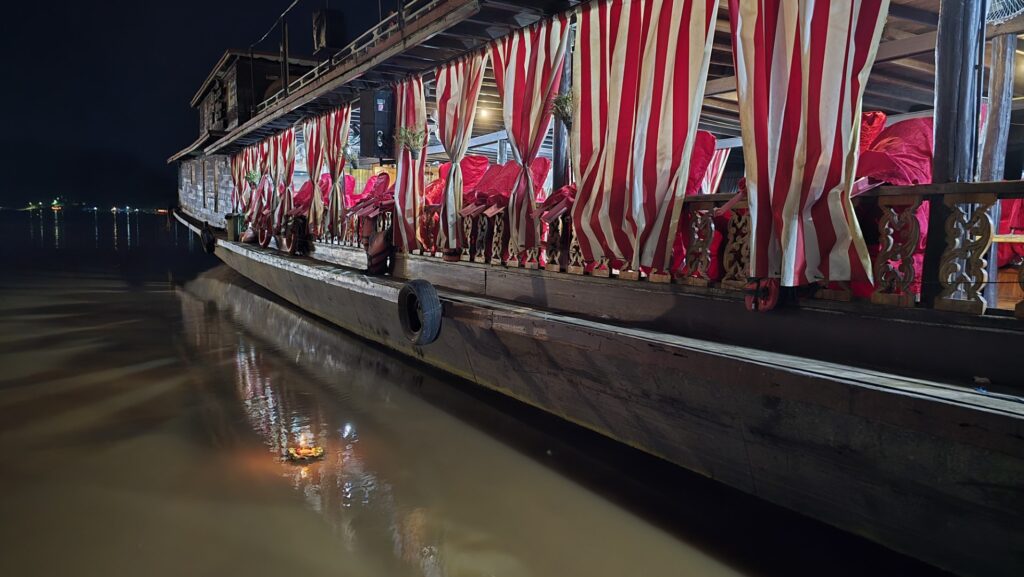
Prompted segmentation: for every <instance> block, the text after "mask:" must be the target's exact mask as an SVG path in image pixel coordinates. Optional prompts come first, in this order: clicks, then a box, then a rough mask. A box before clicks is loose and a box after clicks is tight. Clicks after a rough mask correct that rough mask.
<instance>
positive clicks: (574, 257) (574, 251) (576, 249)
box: [565, 222, 587, 274]
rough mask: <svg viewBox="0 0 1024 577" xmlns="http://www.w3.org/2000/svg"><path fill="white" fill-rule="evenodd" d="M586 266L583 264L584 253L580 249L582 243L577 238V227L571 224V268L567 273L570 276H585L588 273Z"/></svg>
mask: <svg viewBox="0 0 1024 577" xmlns="http://www.w3.org/2000/svg"><path fill="white" fill-rule="evenodd" d="M586 270H587V269H586V265H585V264H584V262H583V251H582V250H581V249H580V241H579V239H578V238H576V227H575V225H573V224H572V223H571V222H570V223H569V266H567V267H566V270H565V272H567V273H569V274H583V273H585V272H586Z"/></svg>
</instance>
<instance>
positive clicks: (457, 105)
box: [436, 53, 487, 251]
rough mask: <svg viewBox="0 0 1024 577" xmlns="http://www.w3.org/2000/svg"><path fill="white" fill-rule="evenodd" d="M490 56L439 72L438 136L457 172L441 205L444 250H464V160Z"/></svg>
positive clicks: (440, 243) (472, 58)
mask: <svg viewBox="0 0 1024 577" xmlns="http://www.w3.org/2000/svg"><path fill="white" fill-rule="evenodd" d="M486 64H487V57H486V55H485V54H484V53H476V54H472V55H470V56H467V57H466V58H461V59H459V60H457V61H455V62H452V63H450V64H447V65H445V66H442V67H441V68H439V69H438V70H437V73H436V77H437V90H436V94H437V128H438V130H437V135H438V138H440V140H441V144H443V145H444V149H445V151H446V152H447V153H448V157H449V158H450V159H451V162H452V163H453V164H452V165H453V166H454V169H452V170H450V171H449V172H448V173H447V174H446V175H445V176H443V177H442V179H443V182H442V187H443V190H444V194H443V200H444V202H443V204H442V205H441V216H440V226H439V230H438V238H437V247H438V248H439V249H441V250H450V251H454V250H458V249H460V248H462V230H461V227H460V226H459V211H460V210H462V193H463V189H464V184H465V183H464V181H463V176H464V175H463V173H462V158H463V157H464V156H465V154H466V150H467V149H468V148H469V139H470V138H472V136H473V119H474V118H476V103H477V99H478V98H479V96H480V87H481V86H482V85H483V81H484V67H485V66H486Z"/></svg>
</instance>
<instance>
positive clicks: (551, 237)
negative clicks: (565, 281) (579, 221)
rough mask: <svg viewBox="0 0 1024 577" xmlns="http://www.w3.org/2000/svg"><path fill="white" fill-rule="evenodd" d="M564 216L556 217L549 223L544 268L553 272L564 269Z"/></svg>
mask: <svg viewBox="0 0 1024 577" xmlns="http://www.w3.org/2000/svg"><path fill="white" fill-rule="evenodd" d="M563 220H564V217H560V218H556V219H555V220H554V221H553V222H551V223H548V234H547V237H546V240H547V243H546V245H545V251H544V257H545V262H544V269H545V270H549V271H552V272H561V271H562V265H561V260H562V224H563Z"/></svg>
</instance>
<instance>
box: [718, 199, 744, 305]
mask: <svg viewBox="0 0 1024 577" xmlns="http://www.w3.org/2000/svg"><path fill="white" fill-rule="evenodd" d="M726 232H727V235H726V244H725V258H724V259H723V261H722V263H723V265H724V267H725V276H724V277H723V278H722V286H724V287H728V288H734V289H742V288H743V287H744V285H746V283H747V276H748V275H749V274H750V213H749V212H747V211H743V213H742V214H741V213H740V212H739V211H733V213H732V217H731V218H730V219H729V225H728V227H727V229H726Z"/></svg>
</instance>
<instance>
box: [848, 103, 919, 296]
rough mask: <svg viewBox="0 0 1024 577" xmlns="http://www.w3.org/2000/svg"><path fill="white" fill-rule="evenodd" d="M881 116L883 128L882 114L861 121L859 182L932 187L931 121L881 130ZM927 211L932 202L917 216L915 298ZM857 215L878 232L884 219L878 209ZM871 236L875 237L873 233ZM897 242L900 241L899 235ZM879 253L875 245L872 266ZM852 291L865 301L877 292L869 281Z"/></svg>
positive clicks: (852, 285)
mask: <svg viewBox="0 0 1024 577" xmlns="http://www.w3.org/2000/svg"><path fill="white" fill-rule="evenodd" d="M879 116H881V117H882V119H883V120H882V121H881V122H882V124H883V126H884V118H885V117H884V115H882V114H881V113H879V112H866V113H865V114H864V118H863V119H862V121H861V139H860V145H861V153H860V160H859V162H858V163H857V178H870V179H871V180H874V181H879V182H883V183H886V184H892V185H896V186H910V185H913V184H929V183H930V182H931V181H932V148H933V146H932V142H933V136H932V135H933V131H932V119H931V118H912V119H909V120H903V121H901V122H897V123H895V124H893V125H892V126H889V127H887V128H878V127H877V125H878V123H879V120H878V118H879ZM871 133H874V137H873V139H872V140H868V137H866V136H865V134H867V135H868V136H870V135H871ZM928 209H929V201H927V200H926V201H923V202H922V203H921V206H919V207H918V208H917V212H915V213H914V216H915V218H916V219H917V223H918V227H920V228H919V230H920V237H919V239H918V243H917V247H915V250H914V255H913V257H912V260H913V268H914V280H913V282H912V283H911V285H910V291H911V292H913V293H915V294H920V292H921V275H922V273H923V272H924V249H925V246H926V245H927V243H928ZM903 210H909V208H905V209H903ZM858 214H859V216H860V221H861V222H863V223H865V224H867V223H871V224H870V226H871V227H872V228H875V229H877V226H878V219H879V218H881V211H880V210H878V208H877V207H875V209H874V210H871V211H869V210H867V209H864V208H861V209H858ZM870 233H874V230H872V231H870ZM897 238H898V239H899V233H897ZM899 240H901V241H902V239H899ZM879 250H880V247H879V245H878V244H877V243H875V242H872V243H871V244H870V245H869V246H868V254H870V256H871V261H872V263H873V262H874V259H875V256H876V255H877V254H878V251H879ZM850 289H851V290H852V291H853V294H854V296H857V297H862V298H869V297H870V296H871V293H872V292H874V287H873V286H872V284H871V283H870V282H867V281H854V282H852V283H850Z"/></svg>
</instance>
